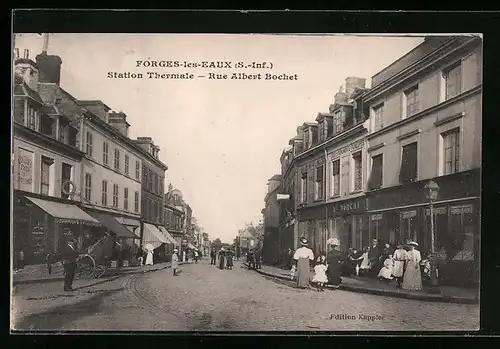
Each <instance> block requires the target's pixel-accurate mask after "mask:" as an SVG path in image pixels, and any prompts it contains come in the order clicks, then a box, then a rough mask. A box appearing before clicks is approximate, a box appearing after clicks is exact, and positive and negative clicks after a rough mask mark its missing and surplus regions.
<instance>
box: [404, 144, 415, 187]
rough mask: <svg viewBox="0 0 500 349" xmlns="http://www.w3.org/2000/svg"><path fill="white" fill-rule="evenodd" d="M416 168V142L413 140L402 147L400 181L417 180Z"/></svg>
mask: <svg viewBox="0 0 500 349" xmlns="http://www.w3.org/2000/svg"><path fill="white" fill-rule="evenodd" d="M417 168H418V163H417V142H414V143H411V144H408V145H406V146H404V147H403V155H402V157H401V170H400V173H399V181H400V183H401V184H404V183H410V182H415V181H416V180H417Z"/></svg>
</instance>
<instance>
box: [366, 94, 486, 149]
mask: <svg viewBox="0 0 500 349" xmlns="http://www.w3.org/2000/svg"><path fill="white" fill-rule="evenodd" d="M482 89H483V84H479V85H478V86H476V87H473V88H471V89H470V90H467V91H465V92H463V93H461V94H459V95H457V96H455V97H453V98H450V99H448V100H446V101H444V102H441V103H439V104H436V105H435V106H433V107H430V108H427V109H425V110H422V111H421V112H419V113H417V114H415V115H412V116H411V117H408V118H406V119H403V120H400V121H398V122H395V123H393V124H391V125H389V126H386V127H384V128H382V129H380V130H378V131H377V132H373V133H371V134H368V136H367V138H368V139H372V138H375V137H377V136H380V135H382V134H384V133H386V132H389V131H391V130H394V129H396V128H399V127H401V126H403V125H406V124H408V123H411V122H413V121H415V120H419V119H421V118H423V117H425V116H427V115H429V114H432V113H434V112H436V111H438V110H441V109H444V108H446V107H449V106H450V105H452V104H454V103H457V102H460V101H462V100H464V99H466V98H469V97H471V96H473V95H475V94H477V93H479V92H481V91H482Z"/></svg>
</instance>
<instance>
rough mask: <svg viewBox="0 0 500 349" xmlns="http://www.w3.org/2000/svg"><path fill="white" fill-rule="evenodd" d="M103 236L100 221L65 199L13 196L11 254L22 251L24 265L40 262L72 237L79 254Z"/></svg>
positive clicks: (54, 252) (21, 194) (18, 194)
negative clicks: (75, 241)
mask: <svg viewBox="0 0 500 349" xmlns="http://www.w3.org/2000/svg"><path fill="white" fill-rule="evenodd" d="M103 233H104V232H103V229H102V226H101V224H100V222H98V221H97V220H96V219H95V218H93V217H91V216H90V215H88V214H87V213H85V212H84V211H83V210H81V209H80V208H79V207H77V206H76V205H74V204H71V203H70V201H68V200H61V199H55V198H50V197H44V198H43V199H42V198H40V197H38V196H36V197H35V196H27V195H24V194H23V193H19V192H17V193H15V195H14V213H13V235H14V254H15V256H17V255H18V254H19V253H20V251H23V252H24V258H25V263H27V264H39V263H44V262H45V258H46V256H47V254H48V253H53V254H57V253H58V252H59V247H60V246H61V245H62V244H64V243H65V241H66V240H67V239H69V238H76V240H77V248H78V249H79V250H81V251H83V250H84V249H85V247H86V246H87V245H88V244H89V243H90V242H91V241H92V239H93V238H98V237H99V236H102V234H103Z"/></svg>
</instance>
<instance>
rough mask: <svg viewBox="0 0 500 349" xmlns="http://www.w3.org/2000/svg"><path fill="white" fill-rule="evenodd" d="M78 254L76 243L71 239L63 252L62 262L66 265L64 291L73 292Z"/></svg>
mask: <svg viewBox="0 0 500 349" xmlns="http://www.w3.org/2000/svg"><path fill="white" fill-rule="evenodd" d="M77 259H78V252H77V251H76V241H75V240H74V239H70V240H69V241H68V242H67V243H66V245H65V246H63V250H62V260H63V265H64V291H65V292H70V291H73V281H74V280H75V272H76V261H77Z"/></svg>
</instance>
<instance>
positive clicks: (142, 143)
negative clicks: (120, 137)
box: [135, 137, 153, 154]
mask: <svg viewBox="0 0 500 349" xmlns="http://www.w3.org/2000/svg"><path fill="white" fill-rule="evenodd" d="M135 143H136V144H137V145H138V146H139V147H141V148H142V150H144V151H145V152H147V153H148V154H151V146H152V145H153V139H152V138H151V137H137V140H136V141H135Z"/></svg>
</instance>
